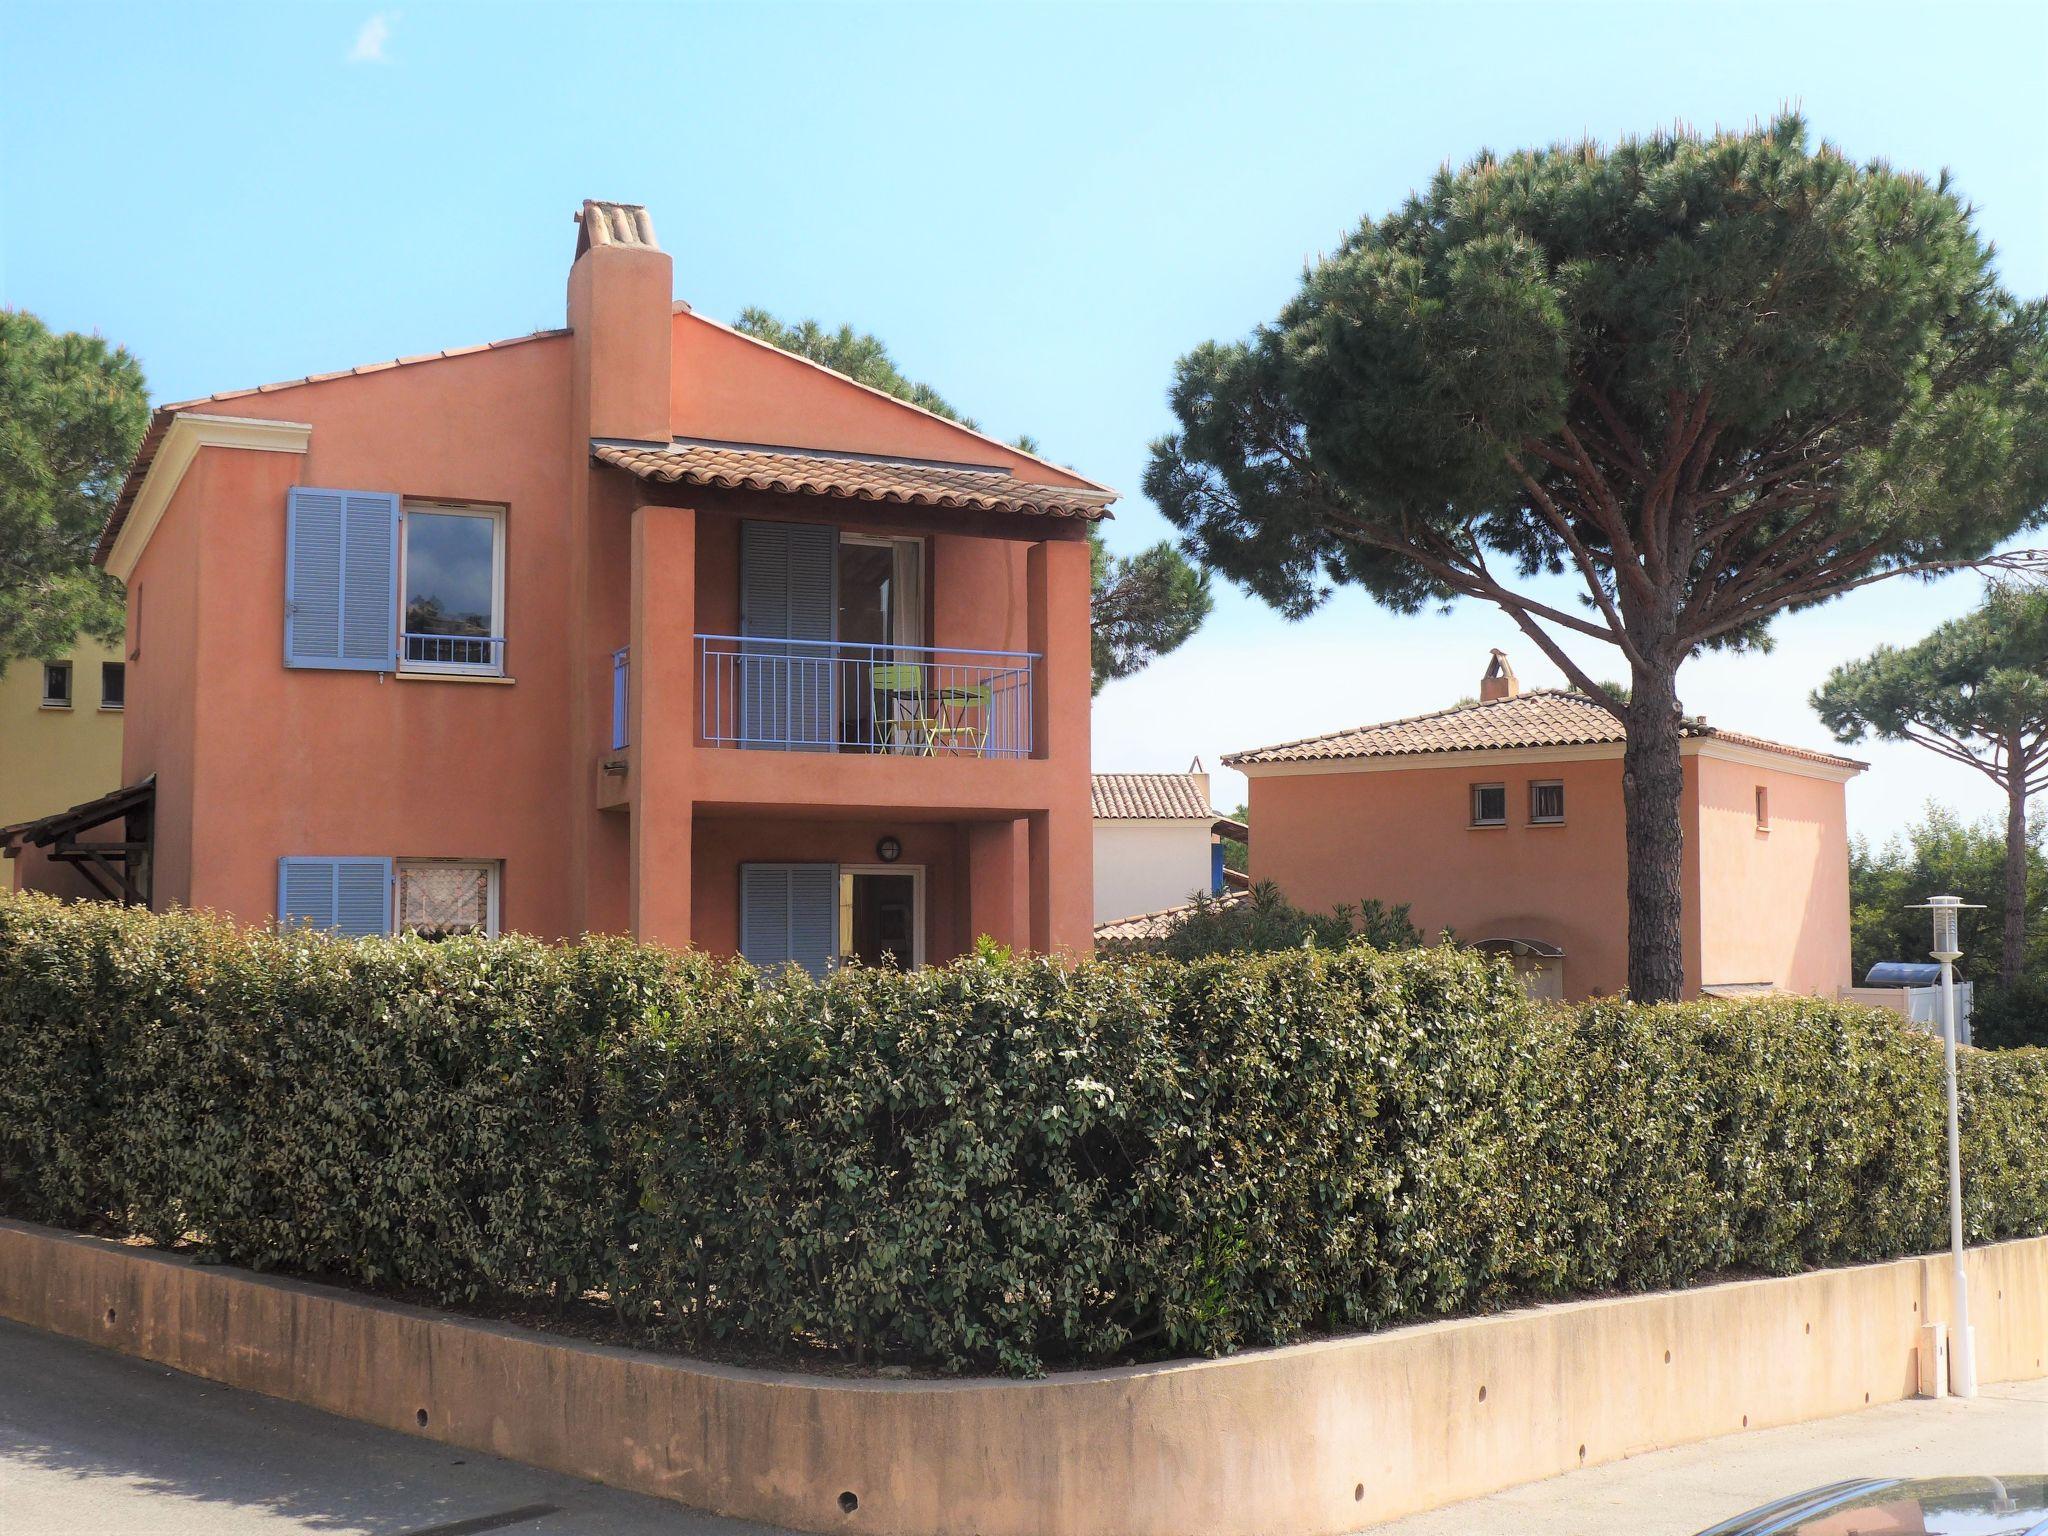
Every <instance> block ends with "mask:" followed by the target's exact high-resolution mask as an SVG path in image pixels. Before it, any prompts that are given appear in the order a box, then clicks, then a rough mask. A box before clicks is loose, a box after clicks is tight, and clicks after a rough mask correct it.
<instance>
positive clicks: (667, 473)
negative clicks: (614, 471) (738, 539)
mask: <svg viewBox="0 0 2048 1536" xmlns="http://www.w3.org/2000/svg"><path fill="white" fill-rule="evenodd" d="M590 452H591V456H592V457H593V458H595V459H597V460H598V461H599V462H600V463H603V464H610V465H613V466H614V467H616V468H619V469H623V470H625V471H626V472H627V473H628V474H631V475H637V476H639V477H640V478H641V479H642V480H649V481H654V482H656V483H658V484H664V485H674V484H677V483H679V482H680V483H682V484H685V485H706V486H713V487H716V488H718V489H721V490H735V491H778V492H781V493H783V494H785V495H794V496H841V497H846V498H848V499H850V500H854V501H887V502H898V503H902V504H905V505H909V506H927V507H964V508H969V509H972V510H975V511H980V512H1028V513H1034V514H1037V515H1040V516H1045V517H1080V518H1088V519H1091V520H1092V519H1095V518H1099V517H1102V516H1105V515H1106V514H1107V512H1108V508H1109V503H1110V502H1111V501H1112V500H1114V499H1115V493H1114V492H1111V491H1097V490H1083V489H1080V488H1078V487H1074V486H1065V485H1040V484H1037V483H1034V482H1032V481H1029V480H1019V479H1017V478H1016V477H1015V476H1014V475H1012V474H1011V473H1010V472H1009V471H1008V470H1006V469H988V468H982V467H979V466H974V465H962V464H932V463H926V462H922V461H919V462H911V461H907V460H902V459H886V458H868V457H864V456H861V455H857V454H844V453H828V452H824V451H822V450H818V449H803V448H770V447H757V446H754V445H751V444H722V443H693V442H676V443H671V444H669V445H668V446H667V447H637V446H634V445H631V444H624V443H604V442H598V443H593V444H591V448H590Z"/></svg>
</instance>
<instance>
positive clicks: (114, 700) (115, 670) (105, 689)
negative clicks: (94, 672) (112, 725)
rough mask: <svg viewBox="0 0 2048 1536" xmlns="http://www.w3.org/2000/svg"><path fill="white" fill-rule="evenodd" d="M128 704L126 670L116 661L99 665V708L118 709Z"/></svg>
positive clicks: (125, 667) (124, 666) (123, 665)
mask: <svg viewBox="0 0 2048 1536" xmlns="http://www.w3.org/2000/svg"><path fill="white" fill-rule="evenodd" d="M127 702H128V668H127V666H126V665H125V664H123V663H121V662H118V661H103V662H101V663H100V708H101V709H120V708H121V707H122V706H123V705H125V704H126V703H127Z"/></svg>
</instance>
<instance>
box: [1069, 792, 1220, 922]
mask: <svg viewBox="0 0 2048 1536" xmlns="http://www.w3.org/2000/svg"><path fill="white" fill-rule="evenodd" d="M1212 825H1214V823H1213V822H1211V821H1209V820H1207V819H1205V820H1202V821H1193V820H1187V819H1182V820H1175V821H1168V820H1160V821H1141V820H1137V819H1134V818H1123V817H1118V818H1114V819H1104V818H1098V819H1097V820H1096V823H1095V921H1096V922H1097V923H1108V922H1114V921H1115V920H1116V919H1117V918H1120V917H1136V916H1137V915H1138V914H1139V913H1141V912H1158V911H1160V910H1162V909H1163V908H1166V907H1175V906H1179V905H1180V904H1181V903H1182V902H1184V901H1186V900H1187V899H1188V898H1189V897H1190V896H1192V895H1194V894H1195V893H1196V892H1197V891H1206V890H1208V889H1209V879H1210V875H1209V857H1210V856H1209V829H1210V827H1211V826H1212Z"/></svg>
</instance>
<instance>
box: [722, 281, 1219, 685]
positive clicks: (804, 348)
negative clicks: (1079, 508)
mask: <svg viewBox="0 0 2048 1536" xmlns="http://www.w3.org/2000/svg"><path fill="white" fill-rule="evenodd" d="M733 328H734V329H735V330H737V331H741V332H743V333H744V334H746V335H748V336H751V337H753V338H754V339H755V340H756V341H765V342H767V343H768V344H769V345H770V346H771V347H780V348H781V349H782V350H783V351H785V352H794V353H796V354H797V356H799V357H807V358H809V359H810V360H811V361H812V362H814V363H822V364H824V366H825V367H827V368H831V369H833V370H835V371H836V372H839V373H843V374H845V375H846V376H847V377H848V378H851V379H854V380H857V381H858V382H860V383H862V384H865V385H867V386H868V387H869V388H870V389H879V390H881V391H882V392H883V393H884V394H888V395H894V396H895V397H896V398H897V399H899V400H908V401H909V402H910V403H911V404H912V405H917V406H922V407H923V408H924V409H925V410H928V411H930V412H931V413H932V414H933V415H935V416H943V417H945V418H946V419H947V420H948V421H957V422H959V423H960V424H961V425H962V426H963V427H967V428H969V429H970V430H973V431H977V432H978V431H980V430H981V426H980V424H979V423H978V422H976V421H975V420H974V419H973V418H972V417H970V416H962V415H961V414H960V413H959V412H958V411H956V410H954V409H953V407H952V405H951V404H950V403H949V402H948V401H947V400H946V398H945V397H944V396H943V395H941V394H940V393H939V392H938V391H937V390H935V389H933V388H932V387H931V386H930V385H929V384H920V383H918V382H917V381H916V380H914V379H910V378H906V377H905V376H904V374H903V372H902V370H901V369H899V368H898V367H897V366H896V361H895V359H894V358H892V357H890V356H889V348H888V346H887V344H886V343H884V342H883V340H882V339H881V338H880V337H879V336H875V335H873V334H871V333H869V332H866V331H856V330H854V328H853V327H852V326H850V325H842V326H840V327H839V329H838V330H836V331H833V330H827V329H826V328H825V327H824V326H822V325H820V324H819V323H818V322H817V321H815V320H802V321H799V322H798V323H797V324H795V325H787V324H785V323H784V322H782V321H780V320H778V319H776V318H775V316H773V315H771V314H769V313H768V311H767V310H765V309H755V308H749V309H745V310H742V311H741V312H740V317H739V319H738V320H737V321H735V322H734V326H733ZM1014 446H1015V447H1017V448H1019V449H1021V450H1022V451H1023V452H1025V453H1029V454H1032V455H1035V456H1038V457H1043V456H1044V450H1043V449H1042V448H1040V446H1039V444H1038V440H1037V439H1036V438H1034V437H1032V436H1030V435H1029V434H1026V435H1024V436H1021V437H1019V438H1017V440H1016V442H1015V444H1014ZM1088 552H1089V561H1090V567H1091V573H1092V575H1093V578H1094V583H1093V589H1092V591H1093V596H1092V597H1091V599H1090V602H1089V605H1088V621H1089V627H1090V630H1091V640H1092V652H1093V655H1092V659H1093V662H1094V667H1095V671H1094V687H1095V691H1096V692H1098V693H1100V692H1101V691H1102V685H1103V684H1104V683H1106V682H1109V681H1111V680H1112V679H1114V678H1119V677H1129V676H1131V675H1132V674H1133V673H1135V672H1142V671H1143V670H1144V669H1145V668H1146V667H1147V666H1149V665H1151V663H1152V662H1153V660H1154V659H1156V658H1157V657H1160V656H1164V655H1165V654H1166V653H1167V652H1169V651H1174V650H1178V649H1179V648H1180V647H1181V646H1182V645H1184V644H1185V643H1186V642H1187V640H1188V639H1189V637H1190V636H1192V635H1193V634H1194V632H1195V631H1196V630H1198V629H1200V628H1201V627H1202V621H1203V620H1204V619H1206V618H1208V617H1209V608H1210V603H1211V599H1210V597H1209V582H1208V579H1207V578H1206V577H1205V576H1204V575H1203V574H1202V573H1201V572H1200V571H1198V570H1196V569H1195V567H1194V566H1192V565H1190V564H1188V562H1187V559H1186V558H1185V557H1184V556H1183V555H1182V554H1181V552H1180V551H1179V550H1177V549H1175V548H1174V547H1173V544H1172V543H1171V542H1170V541H1169V540H1166V539H1161V540H1160V541H1159V542H1158V543H1157V544H1154V545H1152V546H1150V547H1149V548H1147V549H1142V550H1140V551H1138V553H1137V554H1135V555H1113V554H1111V553H1110V552H1109V547H1108V546H1107V545H1106V544H1105V543H1103V540H1102V533H1101V531H1100V529H1098V528H1096V527H1094V526H1092V525H1091V526H1090V527H1089V529H1088Z"/></svg>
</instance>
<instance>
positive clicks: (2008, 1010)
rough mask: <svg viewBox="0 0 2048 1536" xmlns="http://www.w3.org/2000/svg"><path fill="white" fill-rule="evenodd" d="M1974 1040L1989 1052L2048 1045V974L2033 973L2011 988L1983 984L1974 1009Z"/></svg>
mask: <svg viewBox="0 0 2048 1536" xmlns="http://www.w3.org/2000/svg"><path fill="white" fill-rule="evenodd" d="M1970 1037H1971V1040H1972V1042H1973V1043H1975V1044H1977V1045H1980V1046H1983V1047H1984V1048H1985V1049H1987V1050H2002V1049H2005V1048H2008V1047H2011V1046H2015V1045H2048V975H2043V974H2042V973H2041V972H2040V971H2034V972H2030V973H2028V974H2026V975H2023V976H2021V977H2020V979H2019V980H2018V981H2016V982H2014V983H2013V984H2012V985H2011V986H2009V987H2008V986H2001V985H1999V984H1998V983H1997V982H1988V983H1987V982H1979V983H1978V984H1977V987H1976V992H1975V996H1974V997H1973V999H1972V1002H1971V1008H1970Z"/></svg>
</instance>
